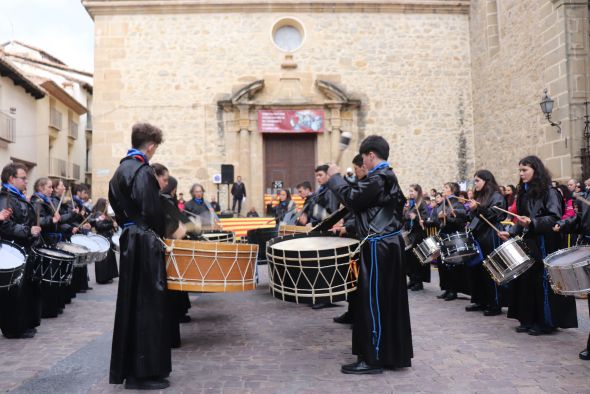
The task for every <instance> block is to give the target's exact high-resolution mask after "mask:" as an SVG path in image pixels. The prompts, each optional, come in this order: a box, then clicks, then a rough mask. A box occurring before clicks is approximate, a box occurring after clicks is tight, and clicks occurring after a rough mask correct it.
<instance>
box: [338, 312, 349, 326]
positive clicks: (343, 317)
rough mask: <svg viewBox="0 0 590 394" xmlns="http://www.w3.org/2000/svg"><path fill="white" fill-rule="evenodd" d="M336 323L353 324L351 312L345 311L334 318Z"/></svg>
mask: <svg viewBox="0 0 590 394" xmlns="http://www.w3.org/2000/svg"><path fill="white" fill-rule="evenodd" d="M334 323H340V324H352V318H351V317H350V313H348V312H344V313H343V314H341V315H340V316H338V317H335V318H334Z"/></svg>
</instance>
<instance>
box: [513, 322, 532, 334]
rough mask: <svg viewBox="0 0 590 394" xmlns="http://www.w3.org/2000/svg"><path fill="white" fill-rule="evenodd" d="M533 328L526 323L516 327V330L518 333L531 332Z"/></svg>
mask: <svg viewBox="0 0 590 394" xmlns="http://www.w3.org/2000/svg"><path fill="white" fill-rule="evenodd" d="M530 329H531V328H530V327H529V326H524V325H522V324H521V325H520V326H518V327H516V328H515V331H516V332H518V333H522V332H529V330H530Z"/></svg>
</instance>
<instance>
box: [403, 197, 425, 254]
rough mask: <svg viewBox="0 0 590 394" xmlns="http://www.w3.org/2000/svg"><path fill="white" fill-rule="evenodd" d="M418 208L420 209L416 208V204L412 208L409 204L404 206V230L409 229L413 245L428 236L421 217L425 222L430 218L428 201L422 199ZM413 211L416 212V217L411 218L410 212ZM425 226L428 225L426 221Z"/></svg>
mask: <svg viewBox="0 0 590 394" xmlns="http://www.w3.org/2000/svg"><path fill="white" fill-rule="evenodd" d="M417 208H418V209H416V207H415V206H413V207H412V208H410V207H409V206H408V207H404V230H406V231H409V234H408V238H409V239H410V241H411V242H412V244H411V246H412V247H414V246H416V245H417V244H419V243H420V242H422V240H423V239H424V238H425V237H426V231H425V229H424V228H422V226H421V225H420V218H421V219H422V220H423V221H424V222H426V219H427V218H428V209H427V207H426V203H425V202H424V201H422V202H421V203H420V206H419V207H417ZM412 212H413V213H415V214H416V218H415V219H411V218H410V213H412ZM417 212H419V213H420V215H418V213H417ZM424 227H426V223H425V224H424ZM406 246H409V245H406Z"/></svg>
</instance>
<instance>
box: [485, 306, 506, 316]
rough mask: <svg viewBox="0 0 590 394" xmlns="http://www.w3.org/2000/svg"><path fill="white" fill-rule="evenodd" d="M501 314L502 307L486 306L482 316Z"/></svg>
mask: <svg viewBox="0 0 590 394" xmlns="http://www.w3.org/2000/svg"><path fill="white" fill-rule="evenodd" d="M501 314H502V308H499V307H497V308H488V309H486V310H485V311H483V315H484V316H498V315H501Z"/></svg>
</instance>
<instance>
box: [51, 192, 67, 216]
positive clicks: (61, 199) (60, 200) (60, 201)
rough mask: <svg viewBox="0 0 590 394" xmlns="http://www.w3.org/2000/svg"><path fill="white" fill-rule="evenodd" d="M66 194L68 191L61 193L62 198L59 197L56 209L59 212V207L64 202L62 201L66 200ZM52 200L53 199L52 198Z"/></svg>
mask: <svg viewBox="0 0 590 394" xmlns="http://www.w3.org/2000/svg"><path fill="white" fill-rule="evenodd" d="M65 195H66V193H63V194H62V195H61V198H60V199H59V204H57V209H56V210H55V212H58V213H59V209H60V208H61V203H62V201H63V200H64V196H65ZM50 201H51V200H50Z"/></svg>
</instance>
